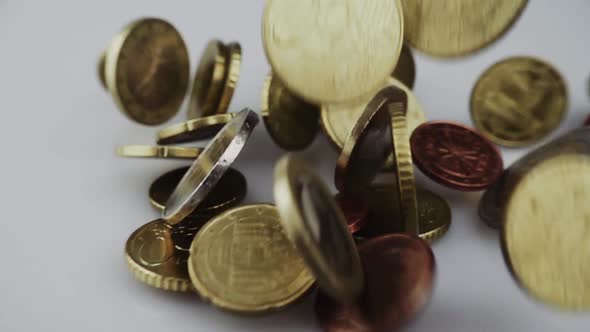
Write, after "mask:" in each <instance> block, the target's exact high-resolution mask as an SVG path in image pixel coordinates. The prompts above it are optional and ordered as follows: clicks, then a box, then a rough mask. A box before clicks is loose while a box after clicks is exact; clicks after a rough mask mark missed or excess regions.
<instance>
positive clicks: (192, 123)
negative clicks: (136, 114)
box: [156, 113, 236, 145]
mask: <svg viewBox="0 0 590 332" xmlns="http://www.w3.org/2000/svg"><path fill="white" fill-rule="evenodd" d="M235 115H236V113H228V114H217V115H211V116H207V117H204V118H198V119H193V120H188V121H185V122H183V123H179V124H176V125H173V126H170V127H167V128H164V129H162V130H160V131H158V134H157V136H156V140H157V143H158V144H162V145H168V144H181V143H188V142H194V141H200V140H204V139H207V138H211V137H213V136H215V135H216V134H217V133H218V132H219V131H220V130H221V128H223V126H225V125H226V124H227V123H228V122H229V121H230V120H231V119H233V118H234V116H235Z"/></svg>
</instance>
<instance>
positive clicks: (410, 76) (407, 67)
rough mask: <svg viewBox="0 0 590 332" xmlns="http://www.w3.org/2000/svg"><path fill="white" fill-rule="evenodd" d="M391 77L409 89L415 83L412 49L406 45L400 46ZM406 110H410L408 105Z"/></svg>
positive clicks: (414, 63)
mask: <svg viewBox="0 0 590 332" xmlns="http://www.w3.org/2000/svg"><path fill="white" fill-rule="evenodd" d="M391 76H392V77H395V78H397V79H398V80H400V82H402V83H403V85H405V86H407V87H408V88H410V89H412V88H413V87H414V82H415V81H416V62H414V55H413V54H412V49H411V48H410V47H409V46H408V45H407V44H404V45H403V46H402V51H401V53H400V54H399V61H398V62H397V66H396V67H395V70H394V71H393V74H392V75H391ZM408 104H410V103H408ZM408 108H410V106H409V105H408Z"/></svg>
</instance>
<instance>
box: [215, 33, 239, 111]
mask: <svg viewBox="0 0 590 332" xmlns="http://www.w3.org/2000/svg"><path fill="white" fill-rule="evenodd" d="M226 63H227V68H226V74H225V79H224V82H223V90H222V92H221V97H220V99H219V105H218V107H217V114H223V113H227V110H228V108H229V104H230V103H231V100H232V98H233V96H234V91H235V89H236V86H237V85H238V80H239V79H240V72H241V70H242V47H241V46H240V43H238V42H233V43H229V44H227V60H226Z"/></svg>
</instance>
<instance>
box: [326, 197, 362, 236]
mask: <svg viewBox="0 0 590 332" xmlns="http://www.w3.org/2000/svg"><path fill="white" fill-rule="evenodd" d="M334 200H335V201H336V203H337V204H338V206H339V207H340V209H341V210H342V213H343V214H344V218H345V219H346V225H347V227H348V231H349V232H350V234H354V233H356V232H358V231H360V230H361V229H362V228H363V227H364V226H365V224H366V223H367V220H368V216H369V205H368V203H367V202H366V201H365V199H364V198H363V197H361V196H351V195H346V194H343V193H338V194H337V195H336V196H334Z"/></svg>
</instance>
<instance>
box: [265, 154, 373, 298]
mask: <svg viewBox="0 0 590 332" xmlns="http://www.w3.org/2000/svg"><path fill="white" fill-rule="evenodd" d="M274 197H275V201H276V204H277V210H278V212H279V215H280V217H281V218H280V221H281V223H282V224H283V227H284V229H285V231H286V232H287V236H288V237H289V239H290V240H291V242H293V243H294V244H295V247H296V248H297V250H298V251H299V253H300V254H301V255H302V256H303V259H305V262H306V263H307V266H308V267H309V269H310V270H311V272H312V273H313V275H314V277H315V279H316V280H317V283H318V285H319V287H320V288H321V289H322V291H323V292H325V293H326V294H328V295H330V296H331V297H332V298H334V299H336V300H338V301H342V302H346V303H352V302H354V301H355V300H357V299H358V296H359V295H360V294H361V292H362V290H363V286H364V285H363V282H364V281H363V270H362V266H361V261H360V258H359V255H358V252H357V250H356V246H355V245H354V240H353V239H352V236H351V235H350V232H349V231H348V227H347V226H346V225H347V222H346V217H345V216H344V214H343V212H342V210H341V209H340V207H339V206H338V203H336V201H335V200H334V195H333V194H332V193H331V192H330V190H329V189H328V188H327V187H326V186H325V185H324V183H323V182H322V180H321V179H320V178H319V177H318V175H316V173H315V172H314V171H313V170H312V169H311V167H310V166H309V165H308V164H307V163H305V162H304V161H303V159H299V158H297V157H295V156H293V155H287V156H286V157H284V158H282V159H281V160H279V162H278V163H277V165H276V166H275V173H274Z"/></svg>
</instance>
